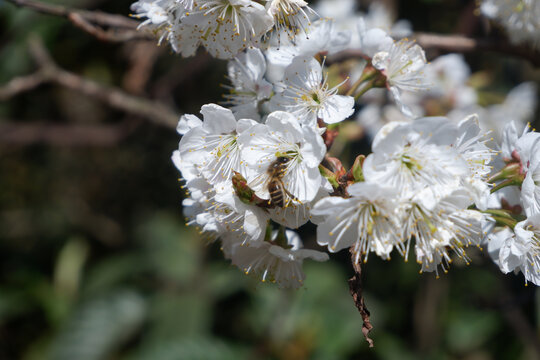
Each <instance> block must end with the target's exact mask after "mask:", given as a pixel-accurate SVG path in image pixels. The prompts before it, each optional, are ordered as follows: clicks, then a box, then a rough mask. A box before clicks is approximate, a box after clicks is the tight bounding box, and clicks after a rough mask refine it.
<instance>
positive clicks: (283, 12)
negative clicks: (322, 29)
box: [266, 0, 315, 40]
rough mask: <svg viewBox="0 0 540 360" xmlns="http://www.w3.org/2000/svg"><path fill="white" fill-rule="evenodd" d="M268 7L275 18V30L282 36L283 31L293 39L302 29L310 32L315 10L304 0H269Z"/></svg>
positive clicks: (269, 12)
mask: <svg viewBox="0 0 540 360" xmlns="http://www.w3.org/2000/svg"><path fill="white" fill-rule="evenodd" d="M266 9H267V11H268V14H269V15H270V16H272V17H273V18H274V27H275V31H276V33H277V34H278V36H280V34H281V33H282V32H283V33H285V34H287V36H288V37H289V39H291V40H293V39H294V38H295V37H296V35H297V34H298V33H299V32H300V31H302V32H304V33H305V34H308V32H309V30H308V28H309V26H310V25H311V22H310V20H309V18H310V16H311V15H314V14H315V12H314V11H313V10H312V9H311V8H310V7H309V6H308V3H307V2H305V1H304V0H267V2H266Z"/></svg>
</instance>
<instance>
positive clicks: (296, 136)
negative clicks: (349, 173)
mask: <svg viewBox="0 0 540 360" xmlns="http://www.w3.org/2000/svg"><path fill="white" fill-rule="evenodd" d="M238 142H239V143H240V144H242V158H243V159H245V161H246V163H247V165H248V166H249V167H250V169H251V171H250V172H249V173H248V176H247V178H246V179H247V180H248V184H249V186H250V187H251V188H252V189H253V190H255V192H256V195H257V196H258V197H260V198H261V199H270V194H269V191H268V186H267V185H268V182H269V180H270V177H269V175H268V172H267V170H268V168H269V166H270V165H271V164H272V163H273V162H274V161H276V159H277V157H287V158H289V159H290V160H289V161H288V162H287V164H286V169H285V171H284V174H283V177H282V181H283V184H284V187H285V189H286V190H287V192H288V193H290V194H291V195H293V196H294V198H295V200H297V201H300V202H301V203H305V202H310V201H312V200H313V199H314V198H315V196H316V195H317V193H318V192H319V189H320V188H321V186H322V185H321V184H322V176H321V174H320V173H319V164H320V163H321V161H322V159H323V157H324V155H325V153H326V147H325V145H324V142H323V140H322V138H321V136H320V135H319V134H318V133H317V132H316V131H315V130H314V129H311V128H307V127H304V128H302V127H300V124H299V123H298V121H297V120H296V118H295V117H294V116H293V115H291V114H289V113H286V112H282V111H276V112H273V113H271V114H270V115H268V118H267V120H266V124H264V125H263V124H257V125H255V126H253V127H252V128H250V129H249V131H246V132H244V133H243V134H242V136H241V137H240V138H239V140H238ZM287 198H288V201H287V202H291V200H293V199H290V196H288V197H287Z"/></svg>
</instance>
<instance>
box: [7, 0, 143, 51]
mask: <svg viewBox="0 0 540 360" xmlns="http://www.w3.org/2000/svg"><path fill="white" fill-rule="evenodd" d="M6 1H7V2H10V3H12V4H14V5H16V6H19V7H25V8H29V9H32V10H35V11H38V12H40V13H43V14H47V15H54V16H61V17H65V18H67V19H68V20H70V21H71V22H72V23H73V25H75V26H76V27H78V28H80V29H82V30H83V31H86V32H87V33H89V34H90V35H92V36H95V37H96V38H98V39H99V40H102V41H110V42H123V41H129V40H152V39H154V36H153V35H152V34H151V33H149V32H148V31H146V30H144V29H143V30H141V31H137V26H138V24H139V22H138V21H136V20H132V19H129V18H127V17H125V16H122V15H114V14H107V13H104V12H101V11H88V10H80V9H72V8H69V7H66V6H61V5H56V4H47V3H43V2H40V1H33V0H6ZM102 27H106V28H108V30H104V29H103V28H102Z"/></svg>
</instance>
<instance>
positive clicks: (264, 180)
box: [248, 172, 272, 199]
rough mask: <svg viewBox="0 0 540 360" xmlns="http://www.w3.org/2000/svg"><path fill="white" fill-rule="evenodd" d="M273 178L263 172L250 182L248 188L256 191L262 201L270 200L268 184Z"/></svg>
mask: <svg viewBox="0 0 540 360" xmlns="http://www.w3.org/2000/svg"><path fill="white" fill-rule="evenodd" d="M270 180H272V178H271V177H270V176H269V175H268V174H267V173H266V172H262V173H259V174H257V175H256V176H254V177H253V178H251V179H250V181H249V182H248V186H249V187H250V188H251V189H252V190H254V191H255V194H256V195H257V196H258V197H260V198H261V199H270V193H269V191H268V184H269V183H270Z"/></svg>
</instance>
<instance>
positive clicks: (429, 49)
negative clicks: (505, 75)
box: [328, 32, 540, 67]
mask: <svg viewBox="0 0 540 360" xmlns="http://www.w3.org/2000/svg"><path fill="white" fill-rule="evenodd" d="M412 37H413V38H414V39H415V40H416V42H417V43H418V44H419V45H420V46H421V47H422V48H423V49H424V50H425V51H426V53H427V54H428V56H429V57H430V58H435V57H437V56H439V55H441V54H445V53H480V52H492V53H496V54H501V55H509V56H512V57H517V58H521V59H524V60H527V61H529V62H530V63H531V64H533V65H534V66H536V67H539V66H540V51H537V50H533V49H532V48H529V47H526V46H516V45H512V44H510V43H509V42H508V41H506V40H501V39H499V38H489V37H486V38H473V37H467V36H463V35H441V34H434V33H420V32H419V33H415V34H414V35H413V36H412ZM362 55H363V54H362V51H360V50H345V51H342V52H340V53H338V54H335V55H332V56H329V57H328V61H329V63H335V62H340V61H343V60H346V59H350V58H358V57H361V56H362Z"/></svg>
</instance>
